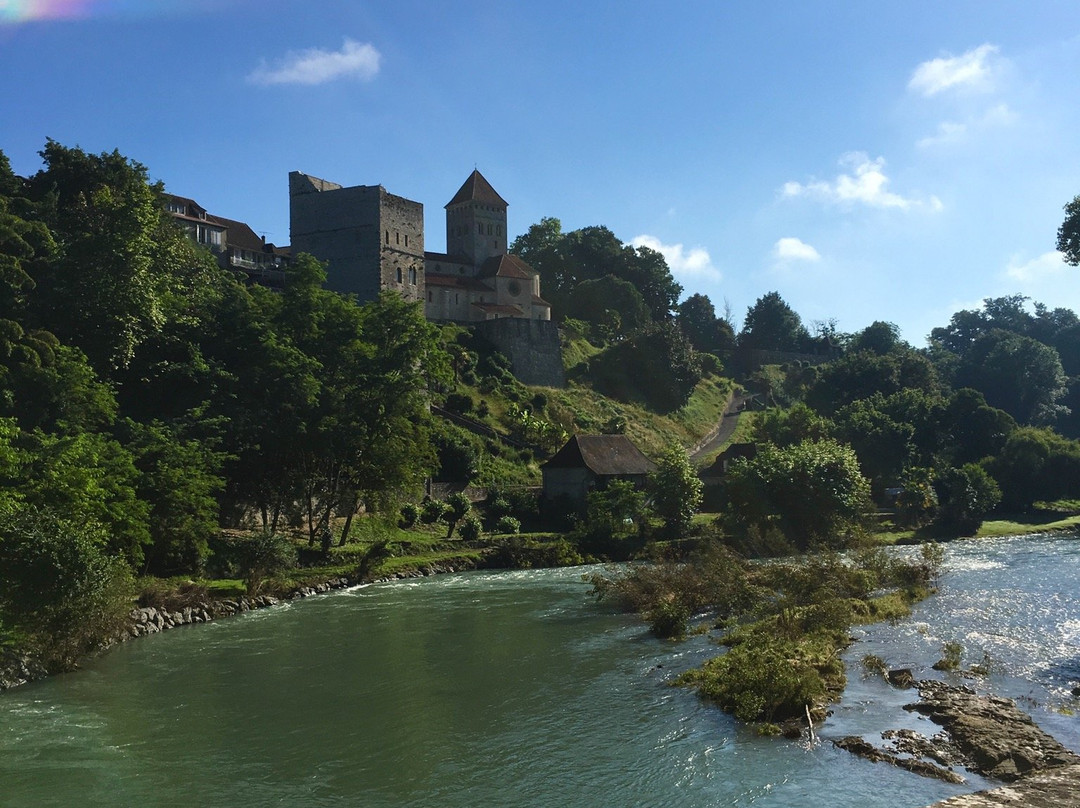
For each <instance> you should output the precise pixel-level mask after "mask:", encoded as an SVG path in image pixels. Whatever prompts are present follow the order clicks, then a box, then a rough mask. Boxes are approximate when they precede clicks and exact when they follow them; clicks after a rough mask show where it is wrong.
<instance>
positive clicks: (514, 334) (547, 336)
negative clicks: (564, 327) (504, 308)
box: [476, 317, 566, 387]
mask: <svg viewBox="0 0 1080 808" xmlns="http://www.w3.org/2000/svg"><path fill="white" fill-rule="evenodd" d="M476 332H477V333H478V334H480V335H481V336H483V337H484V338H485V339H487V340H488V341H489V342H491V343H492V344H493V345H494V346H495V347H496V348H497V349H498V350H499V351H501V352H502V353H503V354H505V355H506V357H507V358H508V359H509V360H510V366H511V368H512V369H513V372H514V376H515V377H517V379H518V380H519V381H521V382H522V383H524V384H532V385H538V386H541V387H564V386H566V374H565V372H564V371H563V363H562V348H561V347H560V345H559V329H558V327H557V326H556V325H555V323H553V322H551V321H550V320H524V319H520V318H516V317H503V318H500V319H498V320H488V321H486V322H483V323H477V324H476Z"/></svg>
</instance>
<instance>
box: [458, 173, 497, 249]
mask: <svg viewBox="0 0 1080 808" xmlns="http://www.w3.org/2000/svg"><path fill="white" fill-rule="evenodd" d="M446 252H447V254H448V255H452V256H453V255H460V256H465V257H467V258H468V259H469V261H470V263H472V264H473V265H474V266H480V265H481V264H483V263H484V261H486V260H487V259H488V258H491V257H492V256H497V255H506V200H505V199H503V198H502V197H501V196H499V195H498V194H497V193H496V192H495V189H494V188H492V187H491V183H489V182H488V181H487V180H486V179H484V175H483V174H481V173H480V172H479V171H476V170H474V171H473V173H472V174H470V175H469V178H468V179H467V180H465V184H464V185H462V186H461V188H460V189H459V190H458V192H457V193H456V194H454V198H453V199H451V200H450V201H449V202H448V203H447V205H446Z"/></svg>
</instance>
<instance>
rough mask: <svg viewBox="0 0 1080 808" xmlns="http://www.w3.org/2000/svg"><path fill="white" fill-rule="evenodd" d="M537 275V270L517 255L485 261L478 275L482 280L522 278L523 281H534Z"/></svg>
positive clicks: (493, 257)
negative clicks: (533, 278) (534, 276)
mask: <svg viewBox="0 0 1080 808" xmlns="http://www.w3.org/2000/svg"><path fill="white" fill-rule="evenodd" d="M535 274H536V270H534V269H533V268H532V267H531V266H529V265H528V264H526V263H525V262H524V261H522V260H521V259H520V258H518V257H517V256H516V255H510V254H509V253H506V254H504V255H493V256H491V258H488V259H487V260H486V261H484V263H483V264H482V265H481V267H480V272H479V273H478V275H479V277H481V278H496V277H498V278H521V279H522V280H532V277H533V275H535Z"/></svg>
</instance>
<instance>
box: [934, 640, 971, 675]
mask: <svg viewBox="0 0 1080 808" xmlns="http://www.w3.org/2000/svg"><path fill="white" fill-rule="evenodd" d="M963 655H964V646H962V645H961V644H960V643H958V642H953V641H950V642H947V643H945V644H944V645H942V646H941V659H939V660H938V661H937V662H935V663H934V664H933V668H934V670H936V671H954V670H956V669H957V668H959V667H960V659H961V657H963Z"/></svg>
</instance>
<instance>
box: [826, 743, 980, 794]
mask: <svg viewBox="0 0 1080 808" xmlns="http://www.w3.org/2000/svg"><path fill="white" fill-rule="evenodd" d="M833 744H834V745H836V746H837V747H839V748H840V749H846V750H847V751H848V752H851V753H852V754H854V755H858V756H859V757H861V758H866V759H867V760H869V761H871V762H873V763H889V764H891V765H893V766H898V767H900V768H901V769H907V770H908V771H909V772H914V773H915V774H921V775H922V776H923V777H934V778H936V779H938V780H944V781H945V782H946V783H963V782H964V778H963V777H961V776H960V775H958V774H957V773H956V772H954V771H952V770H951V769H946V768H945V767H943V766H938V765H937V764H934V763H930V762H928V761H925V760H918V759H916V758H909V757H901V756H900V755H899V754H898V753H896V752H895V751H892V750H888V749H880V748H878V747H876V746H874V745H873V744H872V743H870V742H869V741H866V740H864V739H862V738H860V737H858V736H857V735H848V736H847V737H846V738H841V739H839V740H837V741H833Z"/></svg>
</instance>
